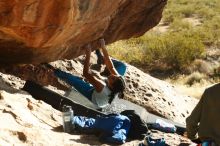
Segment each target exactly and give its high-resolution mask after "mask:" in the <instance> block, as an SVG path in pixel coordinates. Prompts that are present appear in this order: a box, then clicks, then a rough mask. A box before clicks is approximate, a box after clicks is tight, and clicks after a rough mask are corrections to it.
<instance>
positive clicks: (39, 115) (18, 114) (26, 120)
mask: <svg viewBox="0 0 220 146" xmlns="http://www.w3.org/2000/svg"><path fill="white" fill-rule="evenodd" d="M51 64H52V65H53V66H56V67H57V68H60V69H62V70H64V71H67V72H70V73H72V74H74V75H78V76H80V75H81V74H82V66H83V64H82V61H81V59H77V60H65V61H61V60H59V61H56V62H53V63H51ZM10 69H11V70H10ZM1 72H4V74H3V73H1ZM93 72H94V73H97V72H96V71H95V70H93ZM6 73H7V74H6ZM8 73H10V74H12V73H13V74H14V75H15V76H12V75H8ZM49 76H52V74H51V73H50V71H47V70H46V69H45V68H44V66H40V65H38V66H32V65H26V66H21V67H16V68H8V69H7V68H4V69H3V70H0V77H1V78H0V119H1V120H0V131H1V132H0V145H4V146H5V145H6V146H7V145H22V146H23V145H48V144H49V145H54V146H56V145H57V146H58V145H59V146H60V145H102V143H100V142H99V141H98V139H99V138H98V137H97V136H94V135H92V136H91V135H80V133H74V134H71V135H70V134H66V133H63V132H62V128H61V124H62V121H61V113H60V112H59V111H57V110H55V109H53V108H52V107H51V106H50V105H48V104H46V103H44V102H43V101H38V100H35V99H34V98H32V97H31V95H29V94H28V93H26V92H24V91H21V90H20V89H21V88H22V87H23V85H24V82H25V81H24V80H26V79H31V80H34V81H36V82H38V83H41V84H44V85H46V84H51V85H53V86H54V87H57V88H60V87H61V86H60V85H59V84H58V82H57V81H56V80H52V79H49ZM125 79H126V82H127V88H126V92H125V99H127V100H130V101H132V102H134V103H137V104H139V105H142V106H143V107H145V108H146V109H147V110H148V111H149V112H151V113H154V114H157V115H160V116H163V117H166V118H168V119H173V120H175V121H177V122H180V123H184V121H185V118H186V117H187V116H188V115H189V113H191V110H192V109H193V107H194V106H195V105H196V103H197V100H196V99H193V98H190V97H188V96H184V95H182V94H180V93H178V92H177V91H176V90H175V88H174V87H173V86H172V85H170V84H168V83H166V82H164V81H161V80H158V79H155V78H153V77H151V76H149V75H147V74H145V73H143V72H142V71H140V70H139V69H137V68H135V67H132V66H130V65H128V70H127V73H126V75H125ZM54 87H53V88H52V86H49V88H50V89H53V90H54V91H56V92H58V93H60V94H64V91H62V90H57V89H56V88H54ZM36 135H37V136H36ZM152 135H153V136H154V137H156V138H162V137H163V138H164V139H165V140H166V143H167V144H168V145H171V146H177V145H180V143H182V144H183V145H184V143H185V145H187V144H186V143H188V145H190V144H192V143H191V142H190V140H188V139H186V138H184V137H182V136H180V135H177V134H168V133H163V132H160V131H152ZM140 142H141V141H138V140H135V141H130V142H127V143H125V144H124V146H133V145H138V144H139V143H140ZM103 145H104V144H103ZM192 145H193V144H192Z"/></svg>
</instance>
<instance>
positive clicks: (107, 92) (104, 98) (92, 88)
mask: <svg viewBox="0 0 220 146" xmlns="http://www.w3.org/2000/svg"><path fill="white" fill-rule="evenodd" d="M100 45H101V50H102V53H103V60H104V63H105V65H106V67H107V69H108V71H109V73H110V75H109V76H108V77H107V79H106V80H105V81H102V80H100V79H98V78H97V77H95V76H94V75H92V74H91V73H90V70H89V68H90V56H91V46H90V45H87V47H86V58H85V62H84V68H83V76H84V77H85V79H86V81H88V82H85V81H84V80H82V79H81V78H79V77H77V76H74V75H72V74H69V73H66V72H63V71H61V70H59V69H55V70H54V73H55V75H56V76H57V77H59V78H60V79H62V80H64V81H66V82H67V83H68V84H70V85H71V86H73V87H74V88H75V89H76V90H77V91H79V92H80V93H81V94H82V95H84V96H85V97H87V98H88V99H89V100H91V101H92V102H93V103H94V104H95V105H97V106H98V107H100V108H103V107H105V106H107V105H108V104H110V103H111V102H112V100H113V99H114V98H115V97H116V96H118V94H119V93H122V92H123V91H124V89H125V81H124V79H123V77H122V76H123V75H124V74H125V71H126V65H125V64H124V63H122V62H119V61H117V60H113V61H112V60H111V58H110V57H109V55H108V52H107V50H106V46H105V41H104V39H100Z"/></svg>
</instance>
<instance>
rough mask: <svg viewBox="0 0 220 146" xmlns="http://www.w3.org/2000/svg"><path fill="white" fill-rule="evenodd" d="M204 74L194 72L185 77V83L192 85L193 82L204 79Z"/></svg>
mask: <svg viewBox="0 0 220 146" xmlns="http://www.w3.org/2000/svg"><path fill="white" fill-rule="evenodd" d="M204 77H205V75H204V74H201V73H199V72H194V73H192V74H191V75H190V76H188V77H187V81H186V84H187V85H190V86H192V85H193V84H195V83H199V82H201V80H202V79H204Z"/></svg>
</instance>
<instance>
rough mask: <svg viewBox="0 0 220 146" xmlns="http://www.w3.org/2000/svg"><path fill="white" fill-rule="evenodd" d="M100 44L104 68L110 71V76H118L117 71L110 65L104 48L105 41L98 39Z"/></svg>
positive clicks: (110, 62) (110, 61)
mask: <svg viewBox="0 0 220 146" xmlns="http://www.w3.org/2000/svg"><path fill="white" fill-rule="evenodd" d="M100 44H101V49H102V52H103V55H104V62H105V64H106V67H107V68H108V70H109V71H110V73H111V74H113V75H119V74H118V72H117V70H116V69H115V67H114V65H113V63H112V60H111V58H110V56H109V55H108V52H107V50H106V46H105V40H104V39H100Z"/></svg>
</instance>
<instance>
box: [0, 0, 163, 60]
mask: <svg viewBox="0 0 220 146" xmlns="http://www.w3.org/2000/svg"><path fill="white" fill-rule="evenodd" d="M165 5H166V0H135V1H132V0H114V1H112V0H102V1H101V0H65V1H63V0H51V1H47V0H24V1H16V0H4V1H1V2H0V63H1V64H22V63H42V62H50V61H54V60H58V59H64V58H66V59H71V58H76V57H78V56H79V55H82V54H84V49H83V46H85V45H86V44H88V43H91V44H92V46H93V49H97V47H98V41H97V40H98V39H100V38H104V39H105V40H106V43H107V44H109V43H112V42H115V41H117V40H122V39H128V38H131V37H138V36H140V35H142V34H144V33H145V32H146V31H148V30H149V29H151V28H152V27H154V26H156V25H157V24H158V23H159V21H160V19H161V17H162V12H163V8H164V6H165Z"/></svg>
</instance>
